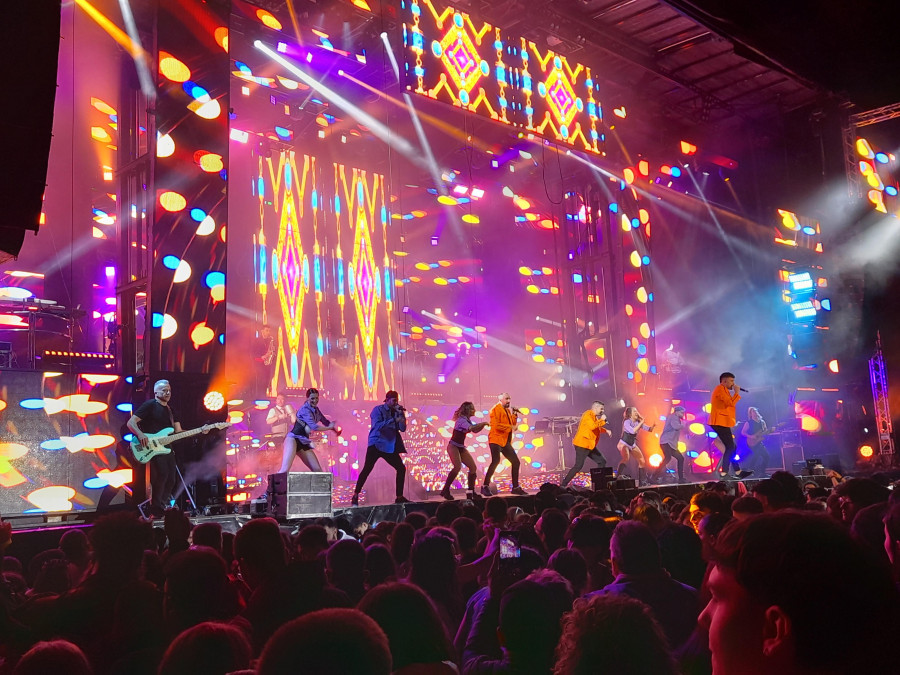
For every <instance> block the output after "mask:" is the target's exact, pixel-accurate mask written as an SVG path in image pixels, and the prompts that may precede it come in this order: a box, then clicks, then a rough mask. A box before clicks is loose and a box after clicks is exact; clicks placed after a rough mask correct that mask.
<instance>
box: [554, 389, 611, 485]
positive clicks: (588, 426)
mask: <svg viewBox="0 0 900 675" xmlns="http://www.w3.org/2000/svg"><path fill="white" fill-rule="evenodd" d="M600 434H606V435H607V436H612V432H611V431H610V430H609V429H607V428H606V413H605V412H604V406H603V403H602V402H601V401H594V402H593V403H592V404H591V408H590V410H585V411H584V413H583V414H582V415H581V421H580V422H579V423H578V431H576V432H575V438H573V439H572V445H574V446H575V465H574V466H573V467H572V468H571V469H569V473H567V474H566V477H565V478H563V481H562V483H561V485H562V486H563V487H566V486H567V485H568V484H569V483H570V482H571V481H572V479H573V478H575V474H577V473H578V472H579V471H581V469H582V467H583V466H584V460H585V459H587V458H588V457H590V458H591V459H592V460H594V461H595V462H596V463H597V466H601V467H602V466H606V458H605V457H604V456H603V455H602V454H601V453H600V451H599V450H598V449H597V444H598V443H599V442H600Z"/></svg>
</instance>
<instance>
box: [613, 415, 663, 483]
mask: <svg viewBox="0 0 900 675" xmlns="http://www.w3.org/2000/svg"><path fill="white" fill-rule="evenodd" d="M624 418H625V421H624V422H623V424H622V438H621V439H620V440H619V443H618V445H617V446H616V447H617V448H618V450H619V453H621V455H622V461H621V463H620V464H619V468H618V470H617V471H616V477H617V478H627V477H628V476H626V475H625V469H626V468H627V466H628V459H629V457H633V458H634V459H635V461H637V465H638V483H640V484H641V485H643V484H644V483H645V482H646V481H645V479H644V466H646V463H647V460H646V459H644V453H643V452H642V451H641V449H640V448H639V447H638V444H637V434H638V431H640V430H641V429H644V430H646V431H653V430H654V429H655V428H656V424H653V426H649V427H648V426H647V425H646V424H644V418H643V417H641V414H640V413H639V412H638V409H637V408H635V407H633V406H632V407H628V408H625V414H624Z"/></svg>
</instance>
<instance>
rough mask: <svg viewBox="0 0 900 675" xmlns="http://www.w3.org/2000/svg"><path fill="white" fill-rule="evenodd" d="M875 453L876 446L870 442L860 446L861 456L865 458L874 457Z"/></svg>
mask: <svg viewBox="0 0 900 675" xmlns="http://www.w3.org/2000/svg"><path fill="white" fill-rule="evenodd" d="M874 454H875V448H873V447H872V446H871V445H869V444H868V443H866V444H863V445H861V446H859V455H860V457H864V458H866V459H869V458H870V457H872V456H873V455H874Z"/></svg>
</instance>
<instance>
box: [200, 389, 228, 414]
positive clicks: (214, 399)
mask: <svg viewBox="0 0 900 675" xmlns="http://www.w3.org/2000/svg"><path fill="white" fill-rule="evenodd" d="M203 407H204V408H206V409H207V410H209V411H210V412H216V411H218V410H221V409H222V408H223V407H225V397H224V396H223V395H222V392H219V391H208V392H206V395H205V396H204V397H203Z"/></svg>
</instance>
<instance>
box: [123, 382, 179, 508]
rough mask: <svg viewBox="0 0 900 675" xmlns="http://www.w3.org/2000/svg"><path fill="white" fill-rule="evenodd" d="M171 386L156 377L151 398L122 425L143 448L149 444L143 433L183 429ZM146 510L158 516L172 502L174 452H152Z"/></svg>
mask: <svg viewBox="0 0 900 675" xmlns="http://www.w3.org/2000/svg"><path fill="white" fill-rule="evenodd" d="M171 398H172V387H171V385H170V384H169V381H168V380H158V381H157V382H156V384H154V385H153V398H152V399H150V400H149V401H144V402H143V403H142V404H141V405H140V407H139V408H138V409H137V410H136V411H135V412H134V414H132V416H131V417H130V418H129V420H128V422H126V424H127V425H128V429H129V430H130V431H131V433H133V434H134V435H135V437H136V438H137V439H138V441H139V442H140V444H141V445H142V446H143V447H145V448H146V447H147V446H148V445H149V440H148V439H147V434H155V433H158V432H160V431H162V430H163V429H165V428H166V427H172V428H173V429H174V430H175V433H176V434H179V433H181V432H182V431H183V429H182V428H181V423H180V422H177V421H176V420H175V416H174V415H173V414H172V408H170V407H169V399H171ZM149 465H150V513H151V514H152V515H154V516H162V515H163V514H164V513H165V510H166V509H167V508H169V506H170V505H171V503H172V490H173V489H174V488H175V478H176V472H177V466H176V464H175V453H174V452H170V453H166V454H161V455H156V456H155V457H153V458H152V459H151V460H150V462H149Z"/></svg>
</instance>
